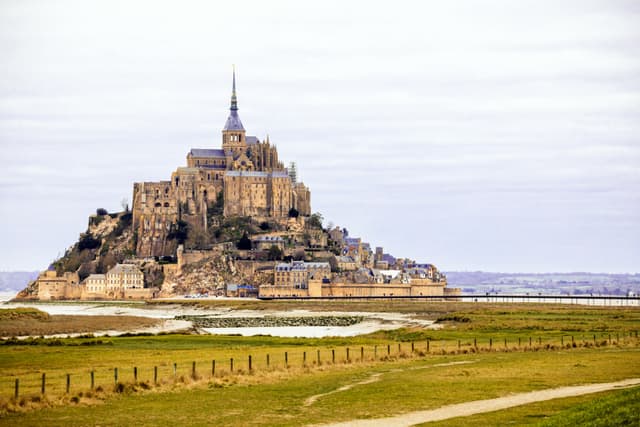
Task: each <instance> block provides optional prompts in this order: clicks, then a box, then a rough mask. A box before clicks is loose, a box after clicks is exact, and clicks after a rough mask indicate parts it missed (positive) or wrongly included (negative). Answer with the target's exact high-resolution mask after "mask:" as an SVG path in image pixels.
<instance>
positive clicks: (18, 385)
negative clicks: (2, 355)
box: [13, 378, 20, 400]
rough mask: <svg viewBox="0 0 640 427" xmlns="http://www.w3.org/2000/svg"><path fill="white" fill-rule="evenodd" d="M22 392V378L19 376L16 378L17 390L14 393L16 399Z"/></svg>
mask: <svg viewBox="0 0 640 427" xmlns="http://www.w3.org/2000/svg"><path fill="white" fill-rule="evenodd" d="M19 394H20V380H19V379H18V378H16V388H15V391H14V393H13V397H15V399H16V400H18V395H19Z"/></svg>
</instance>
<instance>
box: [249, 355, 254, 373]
mask: <svg viewBox="0 0 640 427" xmlns="http://www.w3.org/2000/svg"><path fill="white" fill-rule="evenodd" d="M252 369H253V366H252V365H251V355H249V370H252Z"/></svg>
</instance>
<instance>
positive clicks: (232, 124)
mask: <svg viewBox="0 0 640 427" xmlns="http://www.w3.org/2000/svg"><path fill="white" fill-rule="evenodd" d="M229 110H230V111H231V112H230V114H229V118H227V122H226V123H225V125H224V129H222V130H223V131H244V126H242V122H241V121H240V116H238V97H237V96H236V68H235V67H233V86H232V89H231V107H230V108H229Z"/></svg>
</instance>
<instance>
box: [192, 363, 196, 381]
mask: <svg viewBox="0 0 640 427" xmlns="http://www.w3.org/2000/svg"><path fill="white" fill-rule="evenodd" d="M196 376H197V375H196V362H191V378H193V379H194V380H195V379H196Z"/></svg>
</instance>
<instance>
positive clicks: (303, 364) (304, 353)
mask: <svg viewBox="0 0 640 427" xmlns="http://www.w3.org/2000/svg"><path fill="white" fill-rule="evenodd" d="M306 364H307V352H306V351H303V352H302V366H305V365H306Z"/></svg>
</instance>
